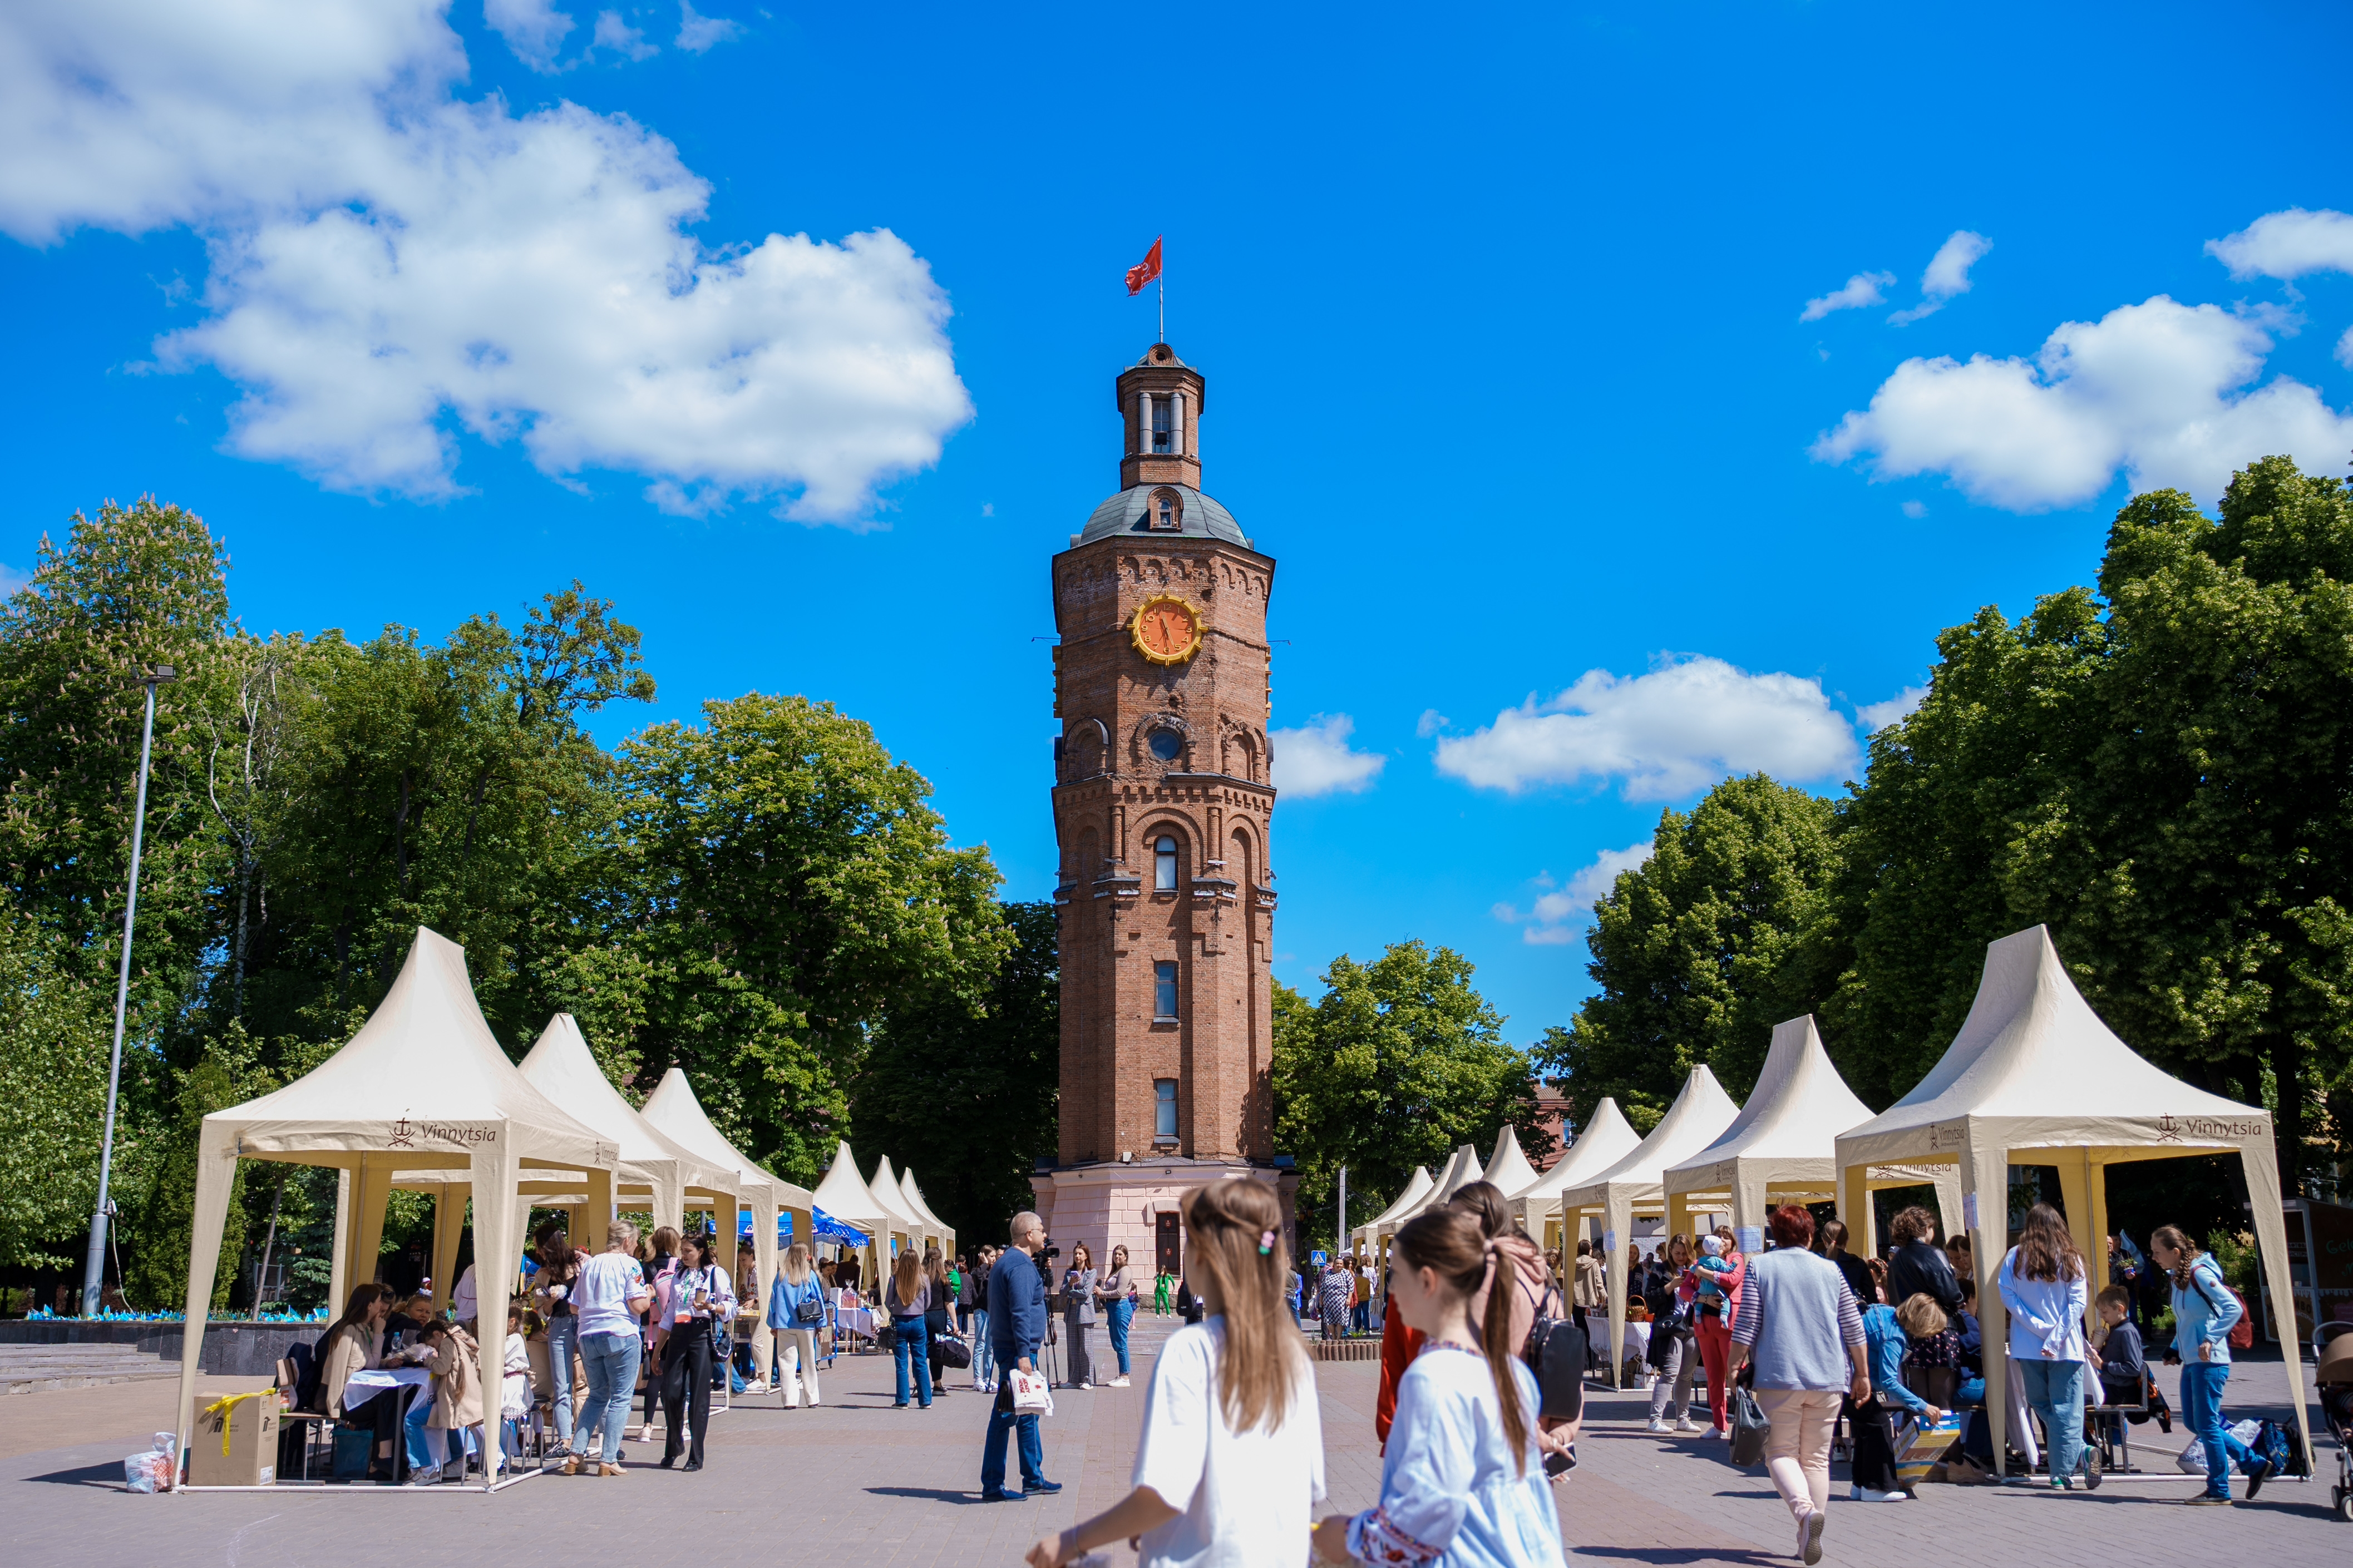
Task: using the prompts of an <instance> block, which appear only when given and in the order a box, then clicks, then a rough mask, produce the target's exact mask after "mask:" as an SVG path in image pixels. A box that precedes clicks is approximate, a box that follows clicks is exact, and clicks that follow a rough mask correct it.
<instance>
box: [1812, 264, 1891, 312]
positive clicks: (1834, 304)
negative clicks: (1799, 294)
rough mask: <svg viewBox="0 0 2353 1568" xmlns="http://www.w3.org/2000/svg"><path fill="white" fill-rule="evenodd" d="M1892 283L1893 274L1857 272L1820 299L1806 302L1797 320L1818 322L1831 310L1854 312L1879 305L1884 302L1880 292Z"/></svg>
mask: <svg viewBox="0 0 2353 1568" xmlns="http://www.w3.org/2000/svg"><path fill="white" fill-rule="evenodd" d="M1894 281H1895V274H1894V273H1893V272H1858V273H1856V274H1855V275H1854V276H1853V277H1852V278H1850V279H1847V280H1846V282H1845V283H1844V284H1843V285H1842V286H1841V287H1839V288H1836V289H1831V291H1830V292H1829V293H1827V294H1825V295H1823V296H1822V297H1821V298H1820V299H1819V300H1807V301H1806V308H1805V309H1804V310H1800V311H1799V312H1798V320H1799V321H1820V320H1821V319H1822V318H1823V317H1824V316H1827V315H1829V314H1830V313H1831V311H1832V310H1860V309H1862V307H1863V306H1865V305H1877V304H1880V303H1882V302H1883V300H1885V296H1884V295H1883V294H1881V293H1880V290H1881V289H1884V288H1886V287H1887V286H1888V285H1889V284H1890V283H1893V282H1894Z"/></svg>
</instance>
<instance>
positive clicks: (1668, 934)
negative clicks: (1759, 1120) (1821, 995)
mask: <svg viewBox="0 0 2353 1568" xmlns="http://www.w3.org/2000/svg"><path fill="white" fill-rule="evenodd" d="M1836 826H1837V824H1836V813H1835V810H1834V808H1833V807H1832V805H1831V803H1830V802H1829V801H1826V800H1823V799H1820V797H1818V796H1815V795H1808V794H1807V793H1806V792H1805V791H1803V790H1799V789H1791V788H1789V787H1788V786H1787V785H1784V784H1776V783H1775V782H1774V781H1773V780H1771V779H1769V778H1767V777H1765V776H1764V775H1762V774H1761V773H1760V774H1753V775H1751V776H1749V777H1746V778H1732V779H1726V780H1725V781H1724V783H1722V784H1718V785H1716V786H1715V788H1714V789H1712V790H1710V791H1709V792H1708V793H1707V795H1706V796H1705V797H1704V798H1703V799H1702V800H1701V801H1700V803H1699V804H1698V805H1695V806H1694V807H1693V808H1692V810H1691V812H1690V814H1689V815H1688V816H1686V815H1684V814H1683V813H1681V812H1675V811H1668V812H1665V813H1663V814H1662V816H1660V818H1659V827H1658V832H1657V833H1656V834H1655V835H1654V836H1653V838H1652V840H1651V857H1650V858H1649V859H1647V860H1645V861H1643V862H1642V864H1641V866H1639V867H1636V868H1633V869H1631V870H1628V871H1623V872H1620V874H1619V877H1618V880H1617V884H1616V886H1614V887H1613V888H1611V889H1610V890H1609V892H1608V893H1606V894H1604V895H1603V896H1602V897H1601V898H1599V900H1595V903H1594V910H1593V915H1594V929H1593V932H1592V934H1591V936H1590V937H1588V945H1589V946H1590V948H1591V950H1592V953H1593V962H1592V963H1591V965H1590V966H1589V969H1588V973H1591V974H1592V976H1593V978H1594V980H1595V981H1596V982H1597V983H1599V985H1600V987H1601V989H1600V991H1599V993H1597V994H1595V995H1594V996H1593V997H1592V998H1590V999H1589V1000H1588V1002H1587V1003H1586V1004H1585V1005H1584V1007H1583V1008H1582V1009H1581V1010H1580V1011H1579V1012H1578V1014H1577V1020H1576V1023H1575V1024H1574V1025H1573V1026H1571V1027H1569V1028H1567V1029H1560V1028H1555V1029H1553V1030H1551V1031H1549V1032H1548V1033H1547V1034H1546V1038H1545V1042H1544V1045H1543V1047H1542V1056H1543V1058H1544V1063H1545V1066H1546V1071H1547V1073H1548V1075H1549V1076H1553V1077H1556V1078H1559V1079H1566V1080H1567V1081H1569V1082H1571V1083H1573V1084H1574V1085H1575V1086H1576V1089H1577V1098H1578V1101H1579V1103H1581V1104H1582V1105H1584V1106H1587V1107H1590V1106H1591V1105H1593V1104H1594V1103H1596V1102H1597V1101H1598V1100H1599V1099H1600V1098H1601V1096H1603V1095H1605V1094H1609V1095H1615V1096H1617V1097H1618V1103H1619V1106H1620V1109H1621V1110H1624V1111H1625V1113H1626V1116H1627V1120H1628V1121H1631V1122H1632V1123H1633V1124H1634V1125H1635V1127H1636V1128H1638V1129H1640V1130H1642V1131H1648V1130H1649V1129H1650V1128H1651V1126H1652V1125H1653V1124H1654V1123H1655V1122H1656V1121H1658V1119H1659V1118H1660V1117H1661V1116H1662V1115H1663V1114H1664V1113H1665V1111H1666V1109H1667V1107H1668V1106H1670V1105H1672V1103H1673V1102H1674V1098H1675V1096H1676V1095H1677V1094H1678V1093H1680V1092H1681V1091H1682V1089H1683V1080H1684V1079H1685V1078H1687V1077H1688V1076H1689V1075H1690V1072H1691V1069H1692V1068H1694V1066H1696V1065H1698V1064H1700V1063H1702V1062H1704V1063H1706V1064H1707V1066H1708V1068H1709V1069H1710V1070H1711V1071H1713V1072H1714V1073H1715V1076H1716V1078H1717V1079H1720V1080H1721V1081H1722V1082H1723V1084H1724V1087H1725V1092H1727V1093H1729V1094H1730V1095H1732V1096H1733V1097H1734V1098H1735V1099H1739V1098H1741V1097H1743V1096H1745V1095H1746V1093H1747V1092H1748V1089H1749V1088H1750V1086H1752V1085H1753V1084H1755V1083H1756V1081H1757V1072H1758V1070H1759V1069H1760V1068H1762V1067H1763V1066H1764V1063H1765V1052H1766V1048H1767V1046H1769V1045H1770V1044H1771V1041H1772V1035H1773V1026H1774V1025H1775V1024H1777V1023H1779V1022H1780V1021H1781V1020H1782V1019H1784V1018H1788V1017H1792V1016H1796V1015H1797V1014H1799V1013H1804V1012H1807V1011H1809V1010H1810V1007H1811V1006H1812V1005H1813V1003H1812V998H1813V996H1814V995H1815V994H1818V990H1819V987H1820V984H1821V983H1822V981H1823V980H1824V979H1826V978H1827V977H1828V975H1827V974H1825V973H1824V969H1825V965H1826V964H1827V963H1829V962H1830V959H1829V955H1828V953H1827V952H1826V951H1825V947H1826V943H1825V933H1826V929H1827V926H1828V923H1829V917H1830V912H1831V910H1830V892H1829V889H1830V882H1831V877H1832V876H1833V874H1834V873H1835V872H1836V870H1837V868H1838V849H1837V845H1836V842H1835V830H1836ZM1835 973H1836V970H1835V969H1834V968H1832V969H1830V970H1829V971H1828V974H1835Z"/></svg>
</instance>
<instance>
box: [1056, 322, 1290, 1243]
mask: <svg viewBox="0 0 2353 1568" xmlns="http://www.w3.org/2000/svg"><path fill="white" fill-rule="evenodd" d="M1117 386H1118V396H1117V405H1118V409H1119V414H1120V418H1121V422H1122V424H1123V426H1124V431H1125V436H1124V455H1123V456H1122V457H1121V458H1120V464H1119V479H1120V486H1121V488H1120V491H1119V493H1118V494H1117V495H1114V496H1113V497H1112V498H1111V499H1110V500H1106V501H1104V502H1103V504H1102V505H1101V506H1099V507H1097V508H1095V510H1094V515H1093V516H1092V517H1090V518H1089V519H1088V520H1087V525H1086V528H1085V529H1084V530H1083V531H1081V532H1078V533H1074V534H1072V535H1071V547H1070V548H1069V549H1068V550H1066V551H1064V552H1061V553H1060V554H1059V555H1057V556H1055V557H1054V563H1053V565H1054V624H1055V626H1056V628H1057V629H1058V630H1059V631H1060V634H1061V637H1060V646H1059V647H1057V648H1056V649H1055V650H1054V714H1055V717H1056V718H1058V719H1060V721H1061V734H1060V738H1058V739H1057V740H1056V741H1055V742H1054V792H1053V799H1054V833H1055V838H1056V840H1057V842H1058V843H1059V844H1060V847H1061V877H1060V886H1058V887H1057V888H1056V889H1054V904H1055V909H1056V910H1057V912H1058V914H1059V915H1060V925H1061V932H1060V958H1061V981H1062V985H1061V1004H1062V1081H1061V1120H1060V1146H1059V1149H1058V1151H1057V1157H1056V1161H1055V1163H1054V1167H1053V1169H1052V1170H1050V1171H1048V1170H1045V1169H1042V1168H1041V1169H1040V1170H1039V1173H1038V1174H1037V1175H1036V1176H1035V1177H1033V1178H1032V1184H1033V1185H1034V1186H1035V1187H1036V1188H1037V1191H1038V1208H1039V1213H1040V1214H1042V1215H1045V1216H1046V1220H1047V1224H1048V1226H1049V1227H1050V1230H1051V1232H1052V1234H1053V1237H1054V1240H1055V1244H1056V1245H1058V1246H1060V1247H1061V1248H1062V1249H1063V1251H1064V1253H1065V1255H1066V1256H1067V1254H1068V1252H1069V1249H1070V1247H1071V1244H1072V1243H1074V1242H1080V1241H1083V1242H1085V1243H1087V1244H1088V1247H1089V1248H1090V1249H1091V1250H1092V1252H1093V1253H1094V1257H1095V1262H1096V1264H1097V1266H1098V1267H1100V1268H1107V1267H1108V1266H1109V1261H1110V1257H1111V1248H1112V1247H1113V1246H1117V1245H1122V1244H1124V1245H1125V1246H1126V1247H1127V1249H1128V1260H1129V1263H1130V1266H1131V1267H1133V1268H1135V1269H1136V1270H1137V1271H1138V1272H1143V1271H1145V1270H1147V1269H1149V1268H1153V1267H1154V1266H1155V1262H1159V1263H1166V1265H1168V1266H1169V1267H1171V1268H1182V1254H1181V1237H1180V1231H1179V1226H1178V1223H1177V1217H1176V1201H1177V1199H1178V1198H1179V1197H1180V1196H1181V1195H1182V1194H1184V1192H1185V1191H1186V1189H1187V1188H1189V1187H1194V1186H1198V1185H1200V1184H1202V1183H1204V1182H1211V1181H1218V1180H1221V1179H1226V1178H1240V1179H1246V1180H1254V1181H1263V1182H1267V1183H1269V1184H1273V1185H1274V1186H1276V1187H1277V1189H1278V1190H1279V1191H1280V1193H1281V1194H1282V1206H1283V1214H1284V1216H1285V1219H1286V1222H1287V1223H1291V1224H1293V1225H1294V1226H1295V1223H1296V1222H1295V1220H1294V1219H1293V1217H1292V1216H1293V1205H1292V1196H1293V1191H1294V1189H1295V1188H1296V1186H1297V1184H1298V1178H1297V1176H1296V1175H1295V1174H1294V1173H1293V1172H1292V1170H1291V1169H1290V1168H1289V1166H1290V1162H1289V1161H1288V1160H1284V1161H1282V1163H1281V1167H1280V1168H1278V1165H1277V1163H1276V1159H1275V1154H1274V1131H1273V1112H1272V1107H1271V1103H1270V1096H1269V1059H1270V1039H1269V1036H1270V1025H1271V1016H1270V1008H1271V986H1270V984H1269V975H1268V970H1267V964H1268V961H1269V959H1270V957H1271V952H1272V947H1271V943H1272V941H1273V931H1274V873H1273V872H1272V871H1271V869H1270V868H1268V864H1267V845H1268V825H1269V822H1270V819H1271V817H1272V816H1273V814H1274V786H1273V784H1271V782H1269V779H1268V765H1269V760H1270V759H1269V753H1268V744H1267V732H1266V725H1267V717H1268V704H1269V700H1270V699H1271V695H1272V687H1271V683H1270V679H1269V670H1268V647H1267V640H1266V604H1267V595H1268V591H1269V590H1270V589H1271V587H1272V585H1273V581H1274V561H1273V558H1272V557H1271V556H1267V555H1263V554H1261V553H1260V552H1258V550H1257V549H1255V548H1254V547H1253V546H1252V544H1251V542H1250V540H1249V539H1248V538H1246V537H1244V535H1243V533H1242V531H1241V528H1240V525H1239V524H1237V523H1236V522H1235V521H1234V517H1233V514H1232V513H1231V512H1229V511H1228V510H1226V509H1225V508H1224V507H1222V506H1220V505H1219V504H1218V503H1217V502H1216V501H1214V500H1210V499H1209V498H1208V496H1206V495H1203V494H1202V493H1201V415H1202V412H1203V404H1204V395H1203V392H1204V384H1203V382H1202V379H1201V373H1200V372H1198V371H1197V370H1195V369H1193V368H1192V367H1191V366H1190V365H1187V363H1185V362H1184V361H1183V360H1180V359H1178V358H1177V357H1176V352H1175V351H1174V350H1172V349H1171V348H1169V346H1168V345H1167V344H1166V343H1157V344H1155V345H1154V346H1153V348H1152V349H1151V351H1150V352H1149V353H1146V354H1145V356H1144V358H1143V359H1141V360H1139V361H1137V362H1136V363H1135V364H1134V365H1132V366H1131V367H1129V368H1128V369H1127V370H1125V371H1124V372H1123V373H1122V374H1120V377H1119V380H1118V383H1117ZM1293 1239H1294V1242H1295V1240H1296V1236H1295V1232H1294V1236H1293Z"/></svg>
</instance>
